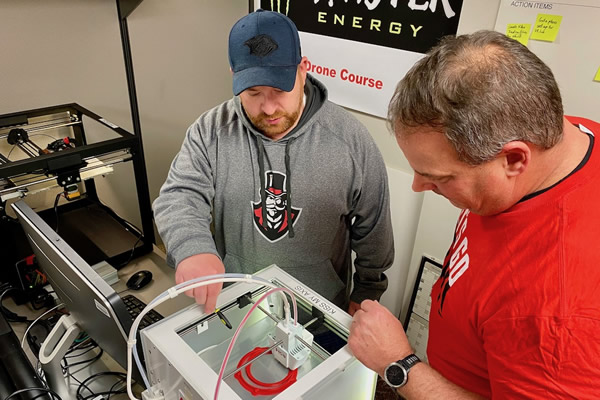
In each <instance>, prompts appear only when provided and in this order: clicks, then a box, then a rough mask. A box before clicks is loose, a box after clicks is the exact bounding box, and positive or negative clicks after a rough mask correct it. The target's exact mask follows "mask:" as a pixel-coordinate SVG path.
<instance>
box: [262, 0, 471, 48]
mask: <svg viewBox="0 0 600 400" xmlns="http://www.w3.org/2000/svg"><path fill="white" fill-rule="evenodd" d="M462 4H463V0H400V1H398V0H351V1H348V0H260V8H262V9H264V10H271V11H277V12H280V13H282V14H285V15H287V16H288V17H289V18H290V19H291V20H292V21H294V23H295V24H296V26H297V27H298V30H299V31H303V32H308V33H314V34H317V35H324V36H332V37H337V38H340V39H348V40H353V41H356V42H363V43H370V44H374V45H379V46H385V47H391V48H395V49H400V50H406V51H412V52H417V53H426V52H427V51H428V50H429V49H430V48H431V47H433V46H434V45H436V44H437V42H438V41H439V39H440V38H441V37H442V36H446V35H456V31H457V29H458V20H459V17H460V12H461V9H462Z"/></svg>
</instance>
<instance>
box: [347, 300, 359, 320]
mask: <svg viewBox="0 0 600 400" xmlns="http://www.w3.org/2000/svg"><path fill="white" fill-rule="evenodd" d="M358 310H360V304H358V303H356V302H354V301H352V300H350V305H349V306H348V314H350V315H351V316H354V313H355V312H357V311H358Z"/></svg>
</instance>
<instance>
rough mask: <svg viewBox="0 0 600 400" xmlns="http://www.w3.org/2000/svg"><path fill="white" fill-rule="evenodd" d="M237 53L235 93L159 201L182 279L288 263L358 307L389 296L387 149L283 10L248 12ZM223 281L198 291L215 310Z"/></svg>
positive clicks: (197, 134) (158, 215)
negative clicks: (343, 100)
mask: <svg viewBox="0 0 600 400" xmlns="http://www.w3.org/2000/svg"><path fill="white" fill-rule="evenodd" d="M229 61H230V65H231V70H232V72H233V92H234V95H235V96H234V97H233V98H232V99H231V100H228V101H226V102H225V103H223V104H221V105H219V106H217V107H215V108H213V109H211V110H209V111H207V112H206V113H204V114H203V115H202V116H200V118H198V120H196V122H194V123H193V124H192V125H191V126H190V128H189V129H188V131H187V134H186V138H185V141H184V143H183V145H182V147H181V150H180V152H179V153H178V154H177V156H176V157H175V159H174V161H173V163H172V165H171V169H170V171H169V175H168V177H167V180H166V182H165V183H164V185H163V187H162V188H161V191H160V195H159V197H158V198H157V199H156V201H155V202H154V216H155V220H156V225H157V227H158V231H159V233H160V235H161V237H162V239H163V240H164V242H165V244H166V247H167V261H168V263H169V265H171V266H173V267H176V268H177V270H176V275H175V276H176V281H177V283H180V282H183V281H186V280H189V279H193V278H196V277H200V276H207V275H212V274H219V273H224V272H225V271H227V272H238V273H250V274H251V273H254V272H256V271H258V270H260V269H262V268H264V267H267V266H269V265H271V264H277V265H278V266H279V267H280V268H282V269H283V270H285V271H287V272H288V273H289V274H291V275H292V276H294V277H296V278H297V279H299V280H300V281H301V282H303V283H305V284H306V285H307V286H308V287H309V288H311V289H312V290H314V291H316V292H317V293H319V294H321V295H322V296H324V297H326V298H328V299H329V300H331V301H333V302H334V303H335V304H337V305H338V306H340V307H342V308H345V309H347V310H348V311H349V312H350V314H354V311H356V310H357V309H358V308H359V304H360V302H361V301H362V300H365V299H372V300H378V299H379V298H380V297H381V295H382V293H383V292H384V291H385V289H386V288H387V278H386V276H385V274H384V271H385V270H386V269H388V268H389V267H390V266H391V264H392V262H393V259H394V246H393V235H392V226H391V221H390V208H389V192H388V182H387V174H386V170H385V165H384V163H383V159H382V157H381V154H380V153H379V150H378V149H377V146H376V145H375V142H374V141H373V139H372V138H371V136H370V134H369V132H368V131H367V129H366V128H365V127H364V126H363V125H361V124H360V123H359V122H358V121H357V120H356V119H355V118H354V117H352V116H351V115H350V114H349V113H348V112H346V111H345V110H343V109H342V108H341V107H339V106H336V105H335V104H333V103H331V102H330V101H328V100H327V90H326V89H325V87H324V86H323V85H322V84H321V83H320V82H319V81H317V80H316V79H314V78H313V77H312V76H310V75H308V74H307V64H308V60H307V59H306V57H302V56H301V53H300V39H299V36H298V31H297V29H296V26H295V25H294V23H293V22H292V21H291V20H290V19H288V18H287V17H286V16H284V15H283V14H279V13H276V12H271V11H263V10H258V11H256V12H253V13H250V14H248V15H247V16H245V17H243V18H242V19H240V20H239V21H238V22H237V23H236V24H235V25H234V26H233V28H232V30H231V32H230V35H229ZM352 250H353V251H354V252H355V253H356V258H355V261H354V266H355V269H356V272H355V273H354V275H353V274H352V257H351V252H352ZM352 282H353V289H352V292H350V288H351V286H352ZM221 288H222V285H221V284H215V285H210V286H206V287H202V288H196V289H193V293H189V294H190V295H193V297H195V299H196V301H197V303H199V304H205V310H206V311H207V312H211V311H212V310H214V308H215V305H216V298H217V295H218V294H219V292H220V290H221Z"/></svg>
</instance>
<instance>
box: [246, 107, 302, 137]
mask: <svg viewBox="0 0 600 400" xmlns="http://www.w3.org/2000/svg"><path fill="white" fill-rule="evenodd" d="M299 114H300V112H299V111H296V112H293V113H286V112H278V113H275V114H272V115H267V114H264V113H262V114H260V115H257V116H248V118H250V121H251V122H252V125H254V126H255V127H256V128H257V129H258V130H259V131H261V132H262V133H264V134H266V135H267V136H271V135H280V134H282V133H283V132H285V131H287V130H288V129H290V128H291V127H292V126H294V124H295V123H296V120H298V116H299ZM277 118H280V121H278V122H277V123H276V124H271V123H269V121H268V120H273V119H277Z"/></svg>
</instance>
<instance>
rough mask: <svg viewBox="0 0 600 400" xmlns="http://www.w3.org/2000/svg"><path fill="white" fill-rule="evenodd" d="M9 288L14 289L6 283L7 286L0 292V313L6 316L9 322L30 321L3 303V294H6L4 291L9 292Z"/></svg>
mask: <svg viewBox="0 0 600 400" xmlns="http://www.w3.org/2000/svg"><path fill="white" fill-rule="evenodd" d="M0 290H1V289H0ZM11 290H16V288H14V287H12V286H10V285H8V288H7V289H5V290H4V291H3V292H2V294H0V311H1V312H2V314H4V317H6V319H7V320H8V321H9V322H31V320H29V319H27V317H24V316H21V315H18V314H16V313H14V312H12V311H10V310H9V309H8V308H6V307H5V306H4V305H3V304H2V301H3V300H4V295H6V293H8V292H10V291H11Z"/></svg>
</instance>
